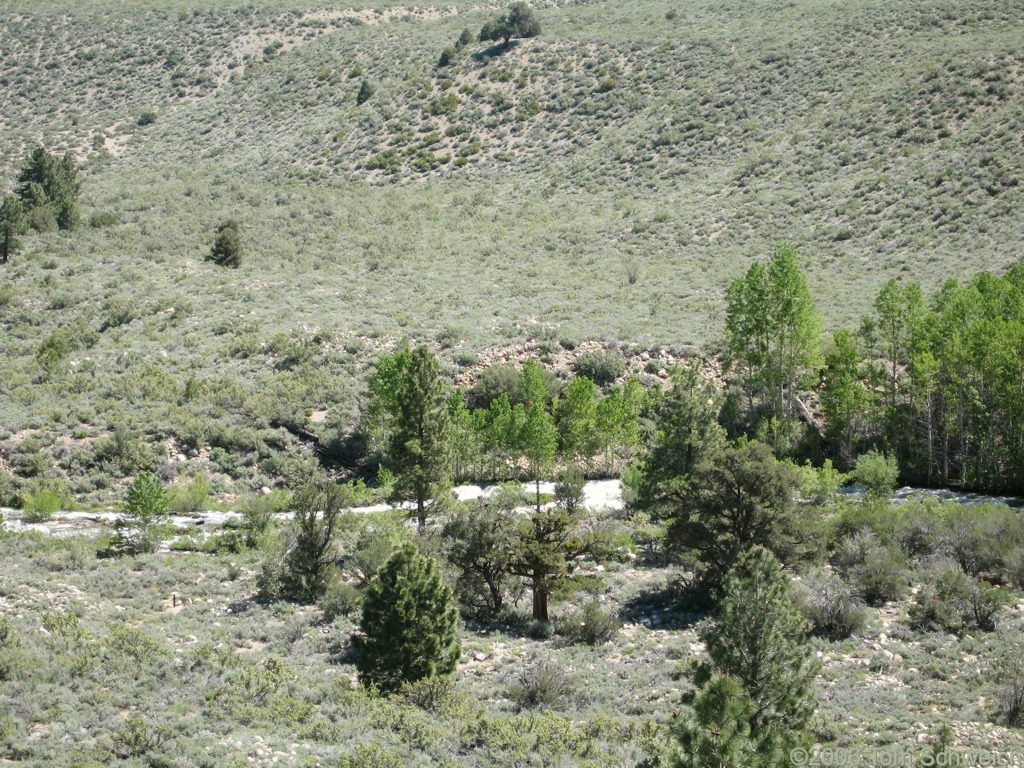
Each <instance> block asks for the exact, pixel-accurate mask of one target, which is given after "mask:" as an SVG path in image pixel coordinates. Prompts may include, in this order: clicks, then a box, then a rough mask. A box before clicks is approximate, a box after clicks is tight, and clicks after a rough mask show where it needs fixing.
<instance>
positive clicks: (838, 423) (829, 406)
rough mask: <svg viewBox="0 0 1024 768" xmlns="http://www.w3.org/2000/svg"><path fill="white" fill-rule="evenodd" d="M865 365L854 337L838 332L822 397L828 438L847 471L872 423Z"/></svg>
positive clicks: (830, 351)
mask: <svg viewBox="0 0 1024 768" xmlns="http://www.w3.org/2000/svg"><path fill="white" fill-rule="evenodd" d="M862 361H863V354H862V353H861V350H860V348H859V346H858V344H857V338H856V337H855V336H854V334H853V333H852V332H851V331H849V330H848V329H846V328H843V329H841V330H839V331H837V332H836V333H835V335H834V336H833V337H832V343H831V346H830V348H829V349H827V350H826V352H825V383H824V385H823V386H822V387H821V391H820V397H821V407H822V411H823V412H824V415H825V422H826V425H827V434H828V437H829V439H831V440H832V442H833V444H834V446H835V453H836V456H837V458H838V459H839V460H840V461H841V462H842V463H843V465H844V466H847V467H848V466H849V465H850V463H851V462H852V461H853V456H854V453H855V448H856V446H857V444H858V443H859V442H860V441H861V440H863V439H864V436H865V435H866V434H867V431H868V429H869V428H870V425H871V421H872V419H871V406H872V404H873V395H872V393H871V391H870V390H869V389H868V387H867V386H865V384H864V371H863V370H862Z"/></svg>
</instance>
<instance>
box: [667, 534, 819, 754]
mask: <svg viewBox="0 0 1024 768" xmlns="http://www.w3.org/2000/svg"><path fill="white" fill-rule="evenodd" d="M791 592H792V590H791V586H790V580H789V577H788V575H787V574H786V573H785V572H783V571H782V569H781V567H780V565H779V562H778V560H776V559H775V558H774V557H773V556H772V554H771V553H770V552H769V551H768V550H767V549H765V548H764V547H761V546H755V547H753V548H751V549H750V550H748V551H747V552H746V553H744V554H743V555H742V556H741V557H740V558H739V560H737V562H736V565H735V566H734V567H733V568H732V570H730V572H729V573H728V575H727V576H726V579H725V582H724V584H723V586H722V599H721V601H720V602H719V604H718V607H717V609H716V611H715V616H714V622H713V623H712V624H710V625H708V626H707V627H706V628H705V629H703V630H702V631H701V633H700V634H701V638H702V639H703V641H704V642H705V644H706V646H707V654H708V660H707V661H705V662H703V663H702V664H700V665H699V667H698V669H697V671H696V674H695V677H694V681H695V682H696V683H697V684H698V685H700V686H701V691H702V692H704V693H706V698H710V701H709V704H710V703H711V702H712V701H714V700H715V699H718V705H717V708H718V714H722V713H723V712H724V711H726V710H727V709H728V710H729V711H733V712H740V711H741V712H743V713H744V714H745V715H746V717H747V720H746V722H747V724H748V726H749V734H750V738H751V739H752V741H753V742H754V745H755V750H756V752H757V754H758V755H759V760H763V761H764V764H765V765H771V766H775V765H779V766H781V765H785V764H788V756H789V751H790V750H791V749H792V748H794V747H796V746H804V745H806V744H807V743H808V741H809V737H810V733H809V730H808V725H809V722H810V718H811V715H813V713H814V709H815V697H814V678H815V675H816V674H817V671H818V665H817V662H816V661H815V660H814V659H813V657H812V656H811V654H810V653H809V652H808V646H807V631H808V629H809V626H808V623H807V620H806V619H805V618H804V617H803V616H802V615H801V613H800V609H799V608H798V607H797V605H796V603H795V602H794V600H793V596H792V594H791ZM726 675H727V676H730V677H733V678H735V679H736V680H737V681H739V683H740V685H741V686H742V691H743V693H744V694H745V696H746V697H747V698H749V700H750V703H751V704H752V706H748V705H747V704H746V703H745V702H744V701H743V700H742V698H738V697H739V691H737V690H736V687H735V686H733V685H730V684H729V683H728V682H727V681H725V680H723V679H722V677H721V676H726ZM712 685H714V687H709V686H712ZM726 694H727V695H726ZM726 704H728V707H726ZM698 722H699V720H698ZM693 730H694V729H693V727H692V726H691V727H690V728H684V729H683V730H682V731H681V733H682V734H683V735H684V736H686V737H689V736H691V735H693ZM733 736H734V737H735V739H736V742H735V743H733V742H732V741H731V740H730V741H727V742H724V743H722V744H721V745H720V746H721V748H722V749H728V750H732V749H734V748H736V749H746V748H747V747H746V746H745V742H744V738H745V735H744V733H743V729H742V726H741V727H740V728H739V729H738V730H737V732H736V733H735V734H733ZM689 744H690V746H691V748H696V747H697V746H700V748H701V749H710V748H713V747H714V746H715V745H714V744H713V743H707V742H704V741H703V740H698V739H693V738H691V739H690V740H689ZM691 758H697V755H691ZM759 764H760V763H759Z"/></svg>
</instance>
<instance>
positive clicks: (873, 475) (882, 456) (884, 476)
mask: <svg viewBox="0 0 1024 768" xmlns="http://www.w3.org/2000/svg"><path fill="white" fill-rule="evenodd" d="M899 475H900V468H899V465H898V464H897V463H896V457H895V456H890V455H889V454H886V453H879V452H878V451H868V452H867V453H864V454H861V455H860V456H858V457H857V463H856V465H855V466H854V468H853V472H852V473H851V476H852V477H853V480H854V482H856V483H860V484H861V485H863V486H864V487H866V488H867V490H868V493H869V494H871V495H872V496H888V495H889V494H891V493H892V491H893V489H894V488H895V487H896V481H897V480H898V479H899Z"/></svg>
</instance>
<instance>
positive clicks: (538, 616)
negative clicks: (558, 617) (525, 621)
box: [533, 586, 549, 623]
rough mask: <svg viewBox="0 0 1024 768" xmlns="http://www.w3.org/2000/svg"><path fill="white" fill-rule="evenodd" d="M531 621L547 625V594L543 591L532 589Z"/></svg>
mask: <svg viewBox="0 0 1024 768" xmlns="http://www.w3.org/2000/svg"><path fill="white" fill-rule="evenodd" d="M533 620H534V621H543V622H545V623H547V622H548V621H549V619H548V593H547V592H546V591H545V590H541V589H537V587H536V586H534V587H533Z"/></svg>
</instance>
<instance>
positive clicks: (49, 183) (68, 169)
mask: <svg viewBox="0 0 1024 768" xmlns="http://www.w3.org/2000/svg"><path fill="white" fill-rule="evenodd" d="M80 186H81V184H80V182H79V181H78V164H77V163H76V162H75V158H74V156H73V155H72V154H71V153H70V152H67V153H66V154H65V155H64V157H61V158H58V157H56V156H55V155H51V154H50V153H49V152H47V151H46V150H45V149H44V148H43V147H38V146H37V147H36V148H35V149H33V150H32V151H31V152H30V153H29V156H28V158H27V159H26V161H25V165H24V166H23V167H22V169H21V173H19V174H18V187H17V195H18V197H19V198H20V199H21V202H22V205H24V207H25V211H26V214H27V216H28V220H29V223H30V224H31V225H32V226H33V227H35V228H36V229H38V230H40V231H46V230H47V229H50V228H51V224H50V222H52V228H53V229H74V228H75V227H76V226H78V192H79V188H80Z"/></svg>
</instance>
